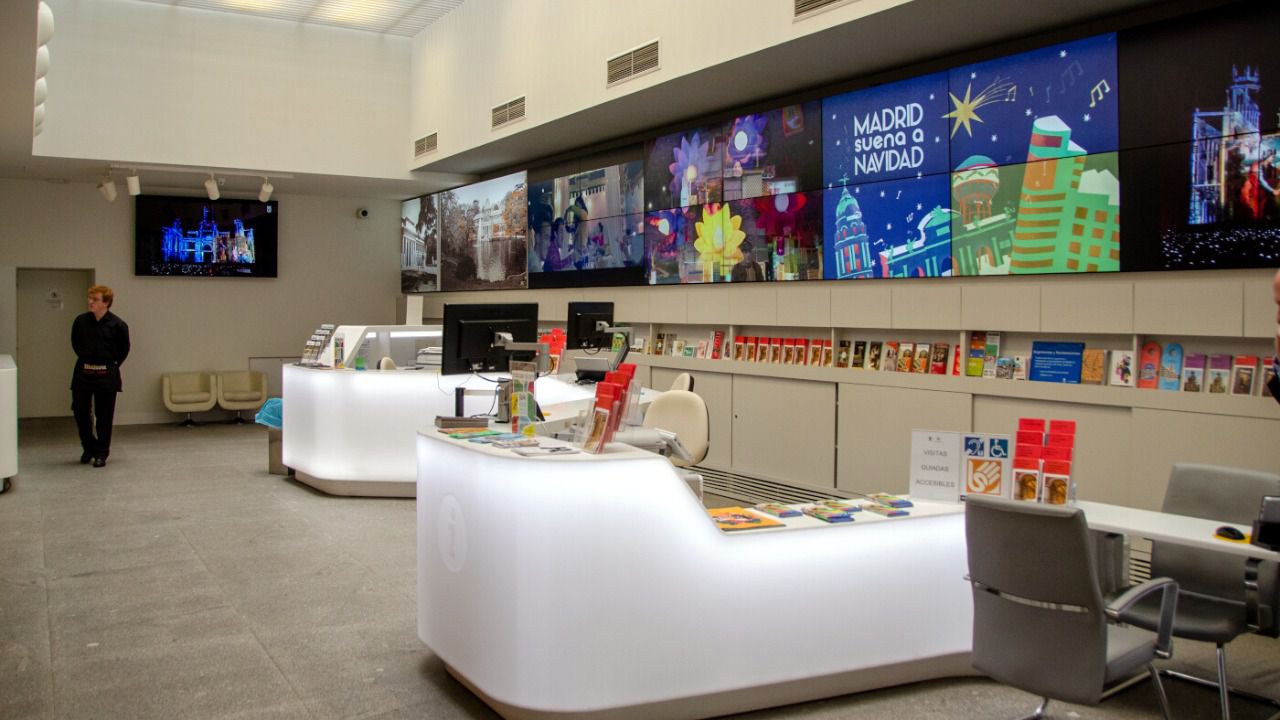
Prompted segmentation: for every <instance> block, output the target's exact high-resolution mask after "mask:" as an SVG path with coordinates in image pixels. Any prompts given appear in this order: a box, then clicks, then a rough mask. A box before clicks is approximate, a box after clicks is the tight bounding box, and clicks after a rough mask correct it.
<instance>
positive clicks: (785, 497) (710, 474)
mask: <svg viewBox="0 0 1280 720" xmlns="http://www.w3.org/2000/svg"><path fill="white" fill-rule="evenodd" d="M693 469H694V470H695V471H696V472H698V474H700V475H702V486H703V489H704V491H706V492H709V493H712V494H714V495H722V496H724V497H727V498H732V499H733V500H737V501H739V502H742V503H745V504H748V505H753V504H755V503H759V502H781V503H808V502H814V501H817V500H825V499H827V498H831V497H837V495H836V494H834V493H830V492H824V491H821V490H811V489H808V488H799V487H792V486H791V485H786V484H783V483H780V482H777V481H776V480H764V479H762V478H755V477H750V476H747V475H739V474H738V473H731V472H725V471H723V470H711V469H709V468H703V467H695V468H693Z"/></svg>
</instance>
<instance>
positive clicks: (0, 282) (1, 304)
mask: <svg viewBox="0 0 1280 720" xmlns="http://www.w3.org/2000/svg"><path fill="white" fill-rule="evenodd" d="M17 272H18V269H17V268H15V267H13V266H10V265H0V355H13V354H14V353H15V352H16V351H17V347H18V316H17V314H16V313H15V312H14V307H15V306H16V305H17V303H18V286H17V281H18V275H17Z"/></svg>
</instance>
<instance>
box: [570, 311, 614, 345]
mask: <svg viewBox="0 0 1280 720" xmlns="http://www.w3.org/2000/svg"><path fill="white" fill-rule="evenodd" d="M597 321H599V322H603V323H605V325H608V326H612V325H613V303H611V302H571V303H569V321H568V323H567V326H568V327H567V328H566V332H567V333H568V335H569V338H568V340H567V341H566V342H565V348H566V349H568V350H583V349H585V350H598V349H606V350H607V349H609V348H610V347H612V346H613V333H611V332H600V331H597V330H596V322H597Z"/></svg>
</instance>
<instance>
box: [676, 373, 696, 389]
mask: <svg viewBox="0 0 1280 720" xmlns="http://www.w3.org/2000/svg"><path fill="white" fill-rule="evenodd" d="M671 389H672V390H688V391H689V392H693V376H692V375H690V374H689V373H687V372H682V373H680V374H679V375H677V376H676V379H675V381H674V382H672V383H671Z"/></svg>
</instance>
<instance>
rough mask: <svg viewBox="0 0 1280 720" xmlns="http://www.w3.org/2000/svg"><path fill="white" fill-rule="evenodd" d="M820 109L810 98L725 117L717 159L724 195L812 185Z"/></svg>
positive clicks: (818, 170)
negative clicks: (720, 153) (747, 113)
mask: <svg viewBox="0 0 1280 720" xmlns="http://www.w3.org/2000/svg"><path fill="white" fill-rule="evenodd" d="M821 109H822V103H821V102H819V101H816V100H815V101H812V102H807V103H803V104H796V105H787V106H786V107H781V108H777V109H775V110H770V111H768V112H762V113H752V114H749V115H739V116H738V117H735V118H734V119H732V120H730V121H729V125H728V128H727V129H726V131H725V138H724V143H723V158H722V159H721V162H720V166H721V169H722V175H723V179H722V183H723V187H724V191H723V192H724V199H725V200H740V199H742V198H754V197H761V196H764V195H785V194H788V193H795V192H803V191H806V190H817V189H818V188H819V187H820V183H821V182H822V115H821Z"/></svg>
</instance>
